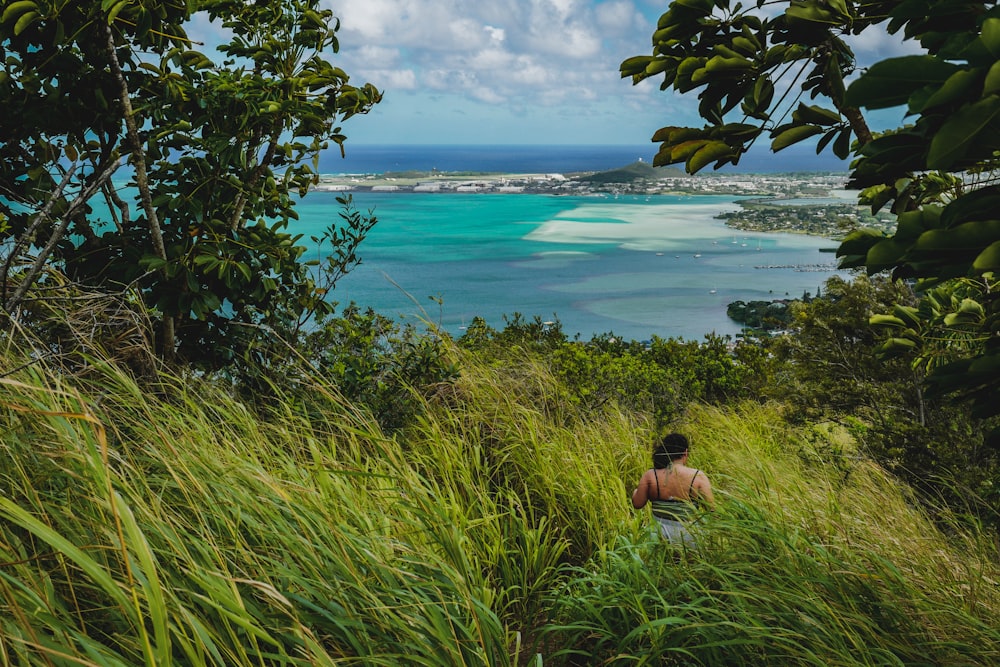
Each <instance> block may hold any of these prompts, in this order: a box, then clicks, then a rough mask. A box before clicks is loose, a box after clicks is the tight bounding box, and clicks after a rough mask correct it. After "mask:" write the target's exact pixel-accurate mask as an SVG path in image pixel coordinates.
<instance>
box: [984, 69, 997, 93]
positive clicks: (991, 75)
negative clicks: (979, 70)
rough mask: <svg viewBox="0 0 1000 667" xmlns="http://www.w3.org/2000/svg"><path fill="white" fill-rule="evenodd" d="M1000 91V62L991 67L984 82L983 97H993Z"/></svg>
mask: <svg viewBox="0 0 1000 667" xmlns="http://www.w3.org/2000/svg"><path fill="white" fill-rule="evenodd" d="M998 91H1000V60H997V61H996V62H995V63H993V64H992V65H990V69H989V70H988V71H987V72H986V80H985V81H984V82H983V95H984V96H986V95H992V94H994V93H996V92H998Z"/></svg>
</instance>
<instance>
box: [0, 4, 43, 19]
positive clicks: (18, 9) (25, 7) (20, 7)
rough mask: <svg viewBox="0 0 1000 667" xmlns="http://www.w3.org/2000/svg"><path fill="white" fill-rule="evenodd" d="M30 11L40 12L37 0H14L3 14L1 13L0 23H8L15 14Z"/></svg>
mask: <svg viewBox="0 0 1000 667" xmlns="http://www.w3.org/2000/svg"><path fill="white" fill-rule="evenodd" d="M28 11H32V12H35V13H36V14H37V13H38V3H36V2H35V0H18V1H17V2H12V3H10V4H9V5H7V7H6V8H5V9H4V10H3V14H0V23H7V21H10V20H12V19H13V18H14V17H15V16H21V15H22V14H24V13H25V12H28Z"/></svg>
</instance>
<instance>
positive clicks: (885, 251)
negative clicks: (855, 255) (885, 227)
mask: <svg viewBox="0 0 1000 667" xmlns="http://www.w3.org/2000/svg"><path fill="white" fill-rule="evenodd" d="M904 250H905V249H904V248H903V246H901V245H900V244H899V243H897V242H896V241H894V240H893V239H883V240H881V241H879V242H878V243H876V244H875V245H873V246H872V247H871V248H869V250H868V254H867V255H866V256H865V265H866V266H867V267H868V273H869V274H871V273H878V272H879V271H883V270H885V269H888V268H892V267H894V266H896V264H897V263H898V262H899V260H900V258H901V257H902V256H903V252H904Z"/></svg>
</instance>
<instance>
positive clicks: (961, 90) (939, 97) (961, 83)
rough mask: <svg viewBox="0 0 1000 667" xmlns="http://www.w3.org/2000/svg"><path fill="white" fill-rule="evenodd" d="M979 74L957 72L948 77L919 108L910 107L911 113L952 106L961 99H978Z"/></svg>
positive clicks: (974, 72)
mask: <svg viewBox="0 0 1000 667" xmlns="http://www.w3.org/2000/svg"><path fill="white" fill-rule="evenodd" d="M980 76H981V72H979V71H976V70H965V69H963V70H959V71H957V72H955V73H954V74H952V75H951V76H949V77H948V78H947V79H946V80H945V82H944V83H943V84H941V87H940V88H938V89H937V90H935V91H934V93H933V94H932V95H931V96H930V97H928V98H927V99H926V100H924V101H923V102H921V103H920V105H919V106H915V105H914V106H911V110H912V111H913V112H921V111H925V110H927V109H932V108H934V107H936V106H943V105H947V104H952V103H954V102H956V101H959V100H961V99H962V98H965V97H969V96H970V95H975V97H977V98H978V97H979V90H978V87H979V79H980Z"/></svg>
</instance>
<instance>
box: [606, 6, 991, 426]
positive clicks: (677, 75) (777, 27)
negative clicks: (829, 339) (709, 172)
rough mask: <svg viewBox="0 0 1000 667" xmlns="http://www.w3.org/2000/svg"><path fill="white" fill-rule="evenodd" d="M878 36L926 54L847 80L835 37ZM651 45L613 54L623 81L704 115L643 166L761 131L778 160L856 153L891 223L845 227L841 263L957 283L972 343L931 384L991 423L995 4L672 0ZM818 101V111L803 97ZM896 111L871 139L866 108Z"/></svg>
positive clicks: (718, 147)
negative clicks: (899, 114) (800, 149)
mask: <svg viewBox="0 0 1000 667" xmlns="http://www.w3.org/2000/svg"><path fill="white" fill-rule="evenodd" d="M779 6H780V7H782V8H783V11H781V12H780V13H777V14H774V13H767V12H772V10H773V8H775V7H779ZM765 10H767V12H765ZM877 30H883V31H885V32H886V33H889V34H899V33H901V34H902V36H903V37H904V38H905V39H907V40H913V41H915V42H917V43H919V45H920V47H921V48H922V49H923V51H924V53H922V54H920V55H913V56H905V57H898V58H889V59H886V60H883V61H881V62H877V63H874V64H873V65H871V66H870V67H868V68H866V69H863V71H861V73H860V76H858V77H857V78H856V79H855V80H854V81H853V82H852V83H850V85H847V82H848V80H849V79H850V78H851V77H852V76H853V75H855V74H857V73H858V71H859V67H858V65H857V63H856V60H855V57H854V53H853V51H852V50H851V48H850V47H849V45H848V44H847V42H846V41H845V38H846V37H847V36H848V35H858V34H861V33H863V32H865V31H877ZM652 41H653V52H652V55H646V56H638V57H635V58H630V59H628V60H626V61H624V62H623V63H622V65H621V72H622V76H625V77H631V78H632V79H633V81H634V82H638V81H641V80H643V79H647V78H650V77H656V76H660V77H662V85H661V88H663V89H667V88H671V87H672V88H673V89H674V90H676V91H679V92H680V93H691V92H693V91H698V98H699V100H700V104H699V109H698V110H699V114H700V115H701V117H702V118H703V119H704V120H705V121H707V125H705V126H704V127H702V128H688V127H673V126H671V127H664V128H661V129H659V130H657V131H656V133H655V134H654V135H653V140H654V141H658V142H661V147H660V149H659V152H658V153H657V155H656V157H655V159H654V165H665V164H675V163H680V162H683V163H684V164H685V167H686V169H687V171H688V172H690V173H695V172H697V171H699V170H700V169H702V168H704V167H706V166H708V165H709V164H714V166H715V168H719V167H721V166H723V165H725V164H737V163H738V162H739V160H740V157H741V156H742V155H743V154H744V153H746V151H747V150H749V148H750V146H752V145H753V143H754V142H755V141H756V140H757V139H758V138H760V137H761V136H767V137H769V138H770V141H771V149H772V150H774V151H780V150H782V149H784V148H786V147H787V146H790V145H792V144H794V143H797V142H799V141H802V140H805V139H808V138H810V137H814V138H816V139H817V143H816V149H817V152H820V151H822V150H824V149H826V148H827V147H830V148H832V150H833V151H834V153H836V154H837V155H838V156H840V157H842V158H846V157H848V156H849V155H851V154H852V153H853V154H854V155H855V160H854V161H853V163H852V173H851V177H850V182H849V185H850V186H851V187H854V188H857V189H860V190H861V194H860V200H861V202H862V203H865V204H870V205H871V208H872V212H873V213H875V212H877V211H878V210H880V209H881V208H883V207H884V206H887V205H888V206H890V210H891V211H892V212H893V213H895V214H896V215H897V225H896V230H895V233H893V234H884V233H881V232H875V231H870V230H855V231H853V232H852V233H851V234H850V235H848V236H847V237H846V238H845V239H844V241H843V242H842V244H841V246H840V248H839V249H838V255H839V256H840V257H841V266H843V267H846V268H850V267H864V268H866V269H867V271H868V273H869V274H874V273H878V272H881V271H887V270H888V271H892V274H893V276H894V277H896V278H900V279H903V278H906V279H912V280H915V281H916V285H917V288H918V290H919V291H921V292H925V291H926V290H929V289H932V288H935V287H937V286H939V285H941V284H942V283H943V282H945V281H949V280H952V279H958V278H961V279H964V280H965V281H966V282H967V286H966V287H967V289H966V290H965V298H967V299H970V300H972V301H974V302H975V303H976V304H978V306H979V307H980V308H981V317H979V318H978V320H977V324H976V325H975V327H976V328H975V331H974V332H972V333H971V335H970V328H971V326H972V325H970V322H969V318H963V319H962V320H961V323H962V327H963V328H962V339H963V341H964V342H963V345H962V346H961V347H960V348H948V349H947V350H946V352H947V353H948V354H947V355H945V356H950V359H949V360H947V361H946V362H945V363H941V364H940V365H938V366H936V367H935V368H934V369H933V370H932V372H931V374H930V375H929V376H928V388H929V390H930V391H931V392H932V393H936V394H947V393H952V394H955V395H957V396H960V397H962V398H965V399H967V400H969V401H970V403H971V405H972V406H973V408H974V410H975V413H976V414H977V415H978V416H980V417H992V416H995V415H997V414H1000V403H998V402H997V401H995V400H994V397H995V395H996V392H997V390H998V389H1000V301H998V300H997V299H996V293H997V287H998V286H1000V285H998V281H997V279H996V271H997V270H998V269H1000V221H998V220H997V219H996V218H997V215H996V213H995V211H997V210H1000V184H998V183H997V178H996V167H997V165H998V164H1000V162H998V160H1000V8H998V7H996V6H995V3H992V2H968V1H965V0H909V1H908V2H859V3H849V2H847V1H846V0H792V1H790V2H774V3H766V2H764V1H763V0H760V1H758V2H756V3H754V4H752V5H750V6H748V7H744V6H743V5H742V4H739V3H738V4H731V3H730V2H729V1H728V0H677V1H675V2H673V3H671V4H670V6H669V9H668V10H667V12H666V13H665V14H663V16H661V17H660V20H659V23H658V25H657V31H656V32H655V33H654V34H653V39H652ZM817 98H821V99H825V100H826V101H827V102H828V103H829V105H830V106H823V105H820V104H810V103H807V102H808V101H812V100H816V99H817ZM831 107H832V108H831ZM894 107H903V108H904V109H905V111H906V113H907V114H908V115H909V116H910V117H911V118H913V120H912V122H910V123H908V124H907V125H904V126H902V127H899V128H897V129H894V130H891V131H886V132H883V133H879V134H874V133H872V131H871V130H870V128H869V126H868V124H867V122H866V121H865V118H864V116H863V114H862V111H863V110H864V111H870V110H874V109H886V108H894ZM734 117H738V120H736V121H734V120H733V118H734ZM962 303H964V302H963V301H959V302H958V304H959V305H960V304H962ZM970 309H973V307H972V306H968V305H966V312H968V311H969V310H970ZM916 312H917V313H918V316H919V313H920V312H923V311H922V310H920V309H917V311H916ZM955 312H957V311H955ZM947 314H948V313H946V314H945V317H946V316H947ZM945 317H942V318H940V321H941V322H942V323H943V322H946V319H945ZM970 340H971V341H975V345H972V346H969V345H966V344H965V343H967V342H968V341H970ZM998 436H1000V433H998Z"/></svg>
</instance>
